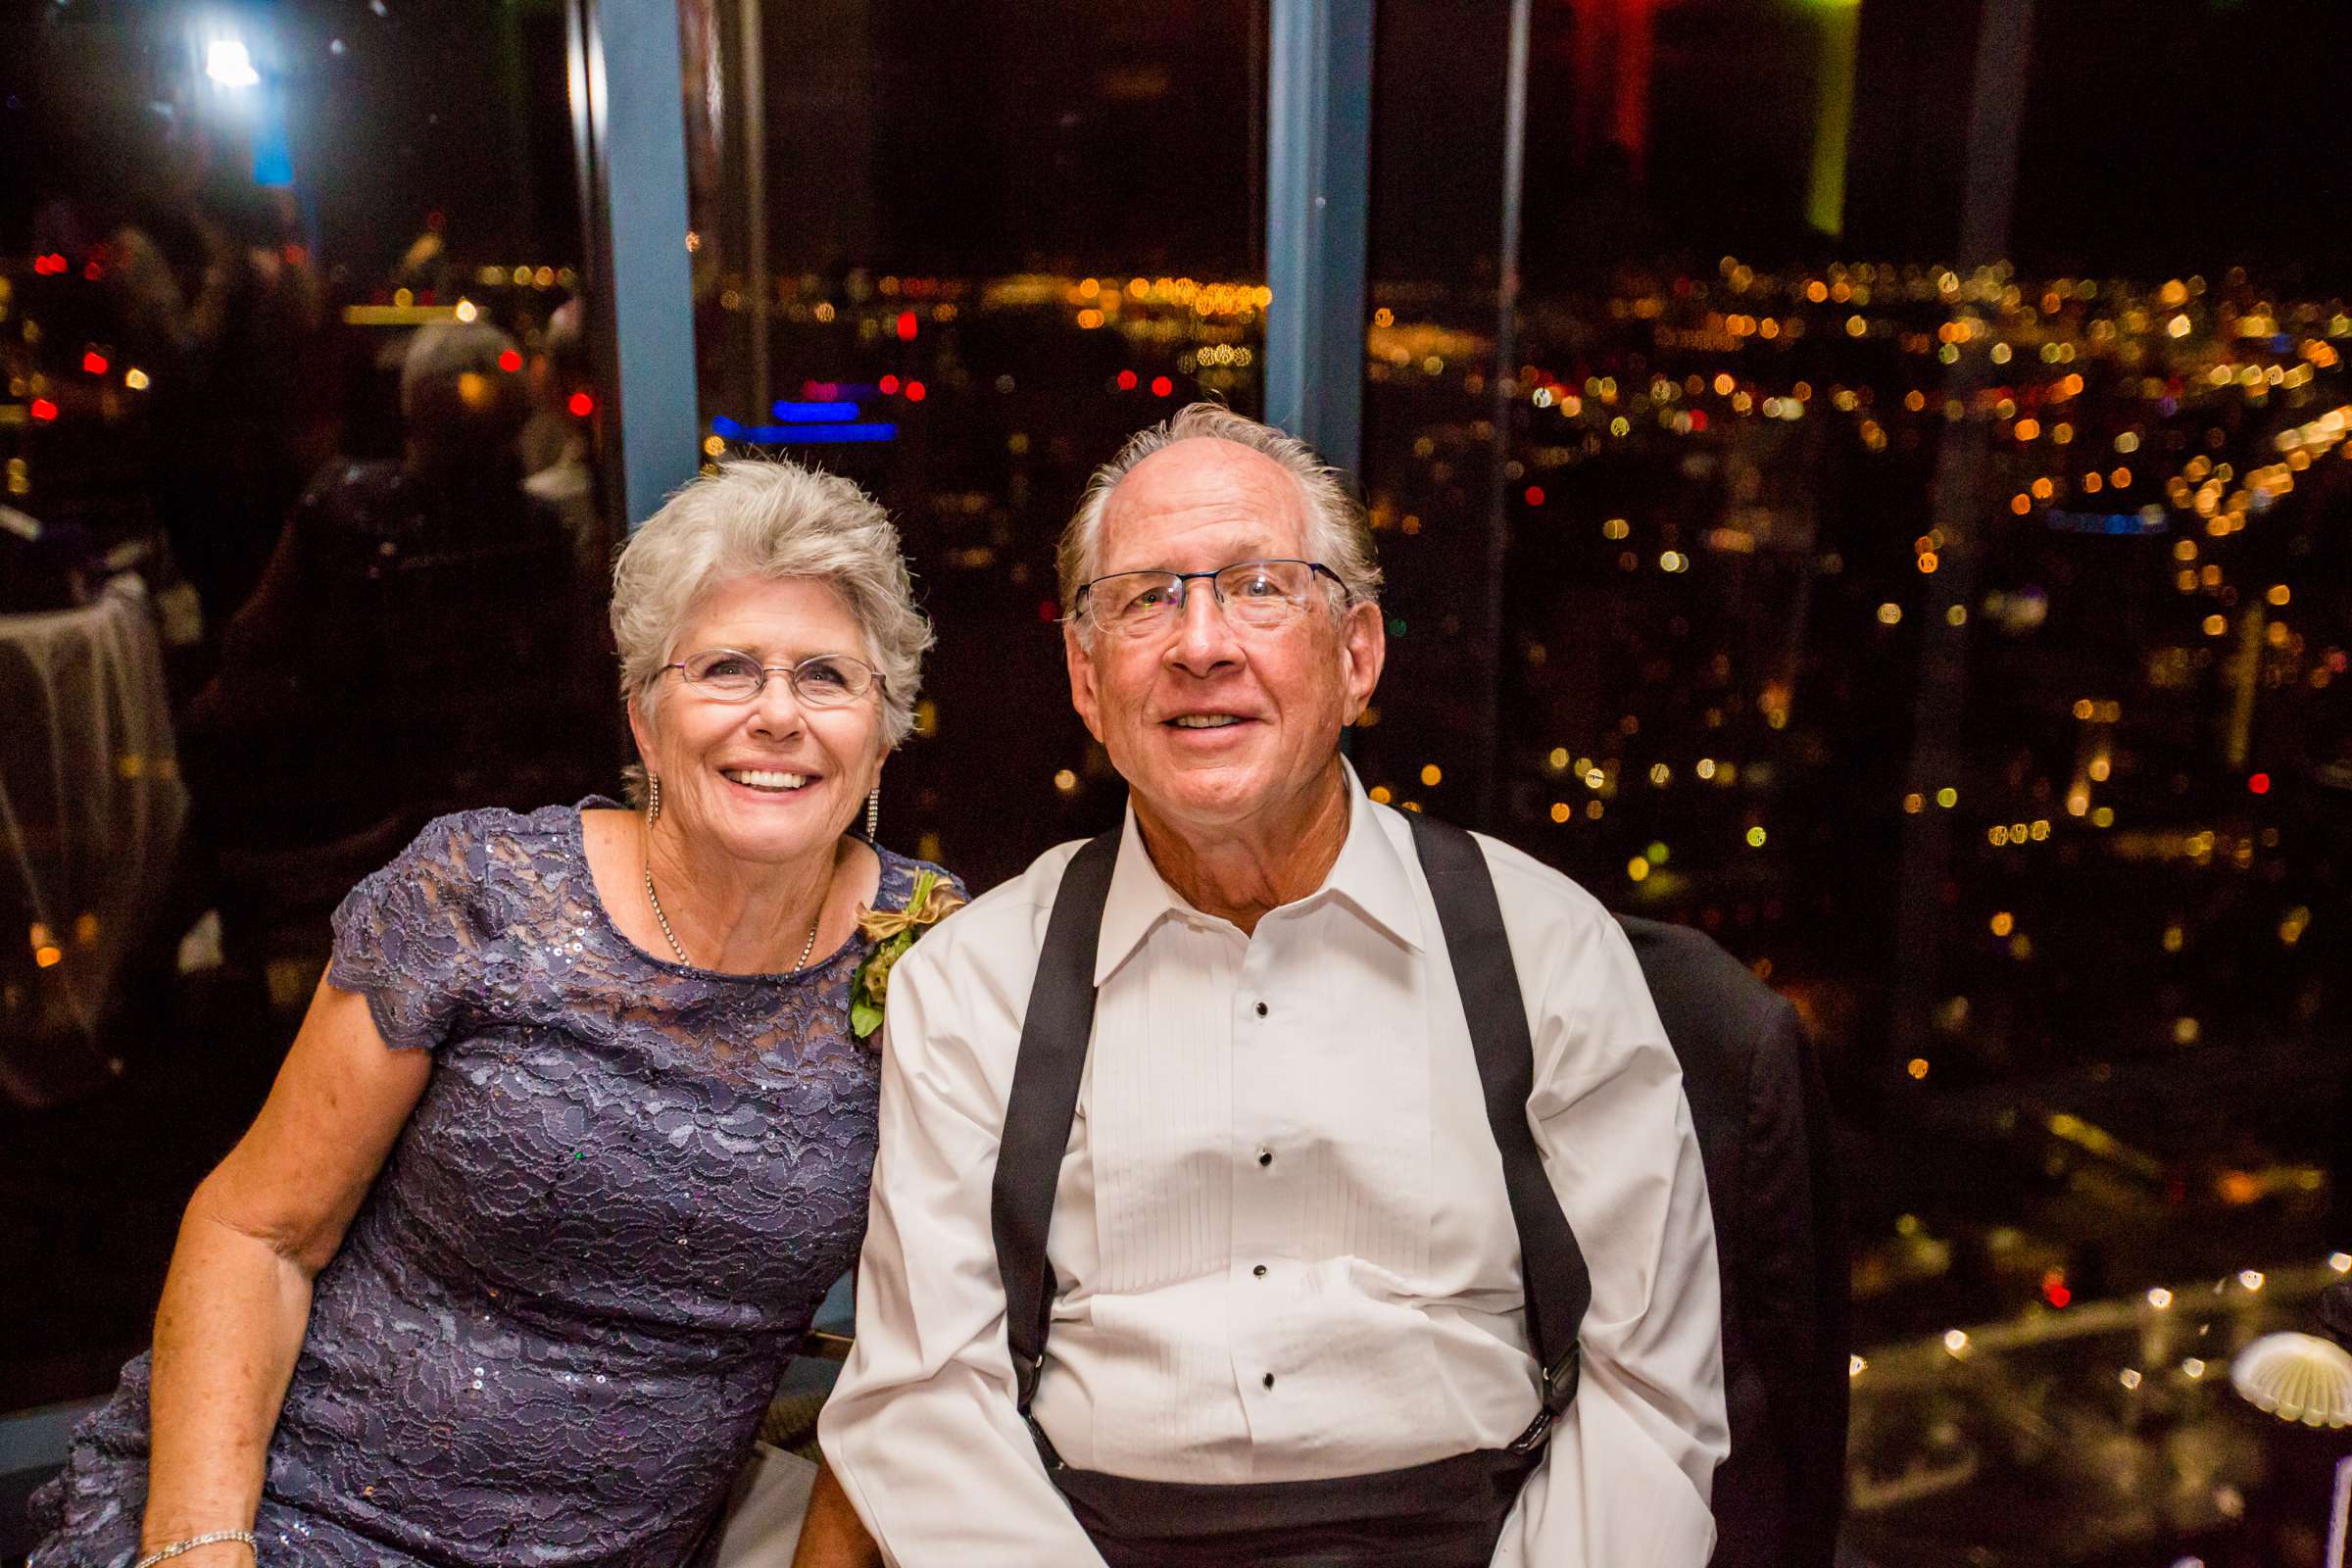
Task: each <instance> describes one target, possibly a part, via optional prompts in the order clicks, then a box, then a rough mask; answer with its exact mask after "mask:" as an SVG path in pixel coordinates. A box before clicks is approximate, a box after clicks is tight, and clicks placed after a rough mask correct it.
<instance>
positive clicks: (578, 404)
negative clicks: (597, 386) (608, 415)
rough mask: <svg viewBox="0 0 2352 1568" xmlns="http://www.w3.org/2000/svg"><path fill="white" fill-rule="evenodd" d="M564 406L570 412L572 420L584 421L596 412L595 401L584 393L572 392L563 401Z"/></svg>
mask: <svg viewBox="0 0 2352 1568" xmlns="http://www.w3.org/2000/svg"><path fill="white" fill-rule="evenodd" d="M564 407H565V408H567V409H569V410H570V411H571V414H572V417H573V418H575V419H585V418H586V417H588V416H590V415H591V414H594V413H595V412H596V399H595V398H593V397H591V396H589V395H588V394H587V393H585V392H574V393H573V394H572V395H571V396H570V397H569V398H566V399H565V400H564Z"/></svg>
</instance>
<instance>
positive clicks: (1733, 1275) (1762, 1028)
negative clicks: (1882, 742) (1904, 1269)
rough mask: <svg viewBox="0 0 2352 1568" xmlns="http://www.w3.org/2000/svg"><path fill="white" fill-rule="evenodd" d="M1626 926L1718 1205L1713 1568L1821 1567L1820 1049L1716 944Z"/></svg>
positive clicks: (1828, 1501) (1828, 1155)
mask: <svg viewBox="0 0 2352 1568" xmlns="http://www.w3.org/2000/svg"><path fill="white" fill-rule="evenodd" d="M1620 923H1621V924H1622V925H1623V926H1624V927H1625V934H1626V936H1627V937H1628V938H1629V939H1631V941H1632V943H1633V947H1634V955H1635V956H1636V957H1638V958H1639V959H1640V960H1641V962H1642V978H1643V979H1644V980H1646V981H1647V982H1648V983H1649V994H1650V997H1651V999H1652V1000H1653V1001H1655V1002H1656V1004H1657V1008H1658V1017H1659V1019H1660V1021H1661V1022H1663V1023H1664V1024H1665V1026H1666V1038H1667V1040H1668V1042H1669V1043H1670V1044H1671V1045H1672V1046H1673V1047H1674V1052H1675V1055H1676V1056H1677V1057H1678V1058H1679V1059H1680V1061H1681V1063H1682V1068H1683V1094H1684V1096H1685V1098H1686V1099H1687V1100H1689V1102H1690V1104H1691V1123H1692V1126H1693V1128H1694V1129H1695V1131H1696V1133H1697V1135H1698V1149H1699V1158H1700V1160H1701V1162H1702V1163H1703V1164H1704V1165H1705V1167H1706V1173H1707V1196H1708V1200H1709V1201H1710V1202H1711V1203H1712V1205H1713V1207H1714V1211H1715V1245H1716V1249H1717V1250H1718V1252H1719V1254H1720V1259H1721V1264H1722V1269H1723V1362H1724V1383H1725V1391H1726V1397H1727V1401H1728V1403H1729V1406H1730V1413H1731V1427H1732V1452H1731V1457H1730V1458H1728V1459H1726V1460H1725V1461H1724V1463H1723V1466H1722V1468H1720V1469H1719V1470H1717V1471H1716V1472H1715V1524H1716V1534H1717V1541H1716V1546H1715V1556H1714V1568H1827V1565H1828V1564H1829V1563H1830V1562H1831V1560H1832V1558H1833V1557H1834V1556H1835V1555H1836V1549H1837V1537H1838V1515H1839V1512H1840V1510H1841V1509H1842V1508H1843V1505H1844V1499H1845V1427H1846V1409H1845V1400H1846V1382H1847V1371H1846V1354H1847V1348H1846V1253H1845V1237H1844V1222H1843V1215H1842V1212H1841V1210H1840V1207H1839V1203H1838V1190H1837V1182H1836V1171H1835V1167H1834V1162H1833V1158H1832V1149H1831V1138H1830V1116H1829V1106H1828V1103H1827V1100H1826V1098H1825V1097H1824V1095H1823V1092H1822V1087H1821V1073H1820V1071H1819V1068H1818V1067H1817V1065H1816V1064H1815V1062H1814V1060H1813V1048H1812V1042H1811V1041H1810V1040H1809V1039H1808V1038H1807V1036H1806V1034H1805V1031H1804V1026H1803V1024H1801V1023H1800V1022H1799V1021H1798V1019H1797V1016H1796V1009H1795V1008H1794V1007H1792V1006H1790V1005H1789V1003H1788V1001H1787V999H1785V998H1783V997H1781V996H1779V995H1778V994H1777V993H1775V992H1774V991H1773V990H1772V989H1771V988H1770V987H1768V986H1766V985H1765V984H1764V983H1763V982H1762V981H1761V980H1758V979H1757V978H1756V977H1755V976H1754V975H1753V974H1750V973H1749V972H1748V971H1747V969H1746V968H1745V967H1743V966H1742V965H1741V964H1740V961H1739V960H1738V959H1737V958H1734V957H1733V956H1731V955H1730V954H1728V953H1726V952H1724V950H1723V949H1722V948H1720V947H1718V946H1717V945H1716V944H1715V943H1714V941H1713V940H1711V939H1710V938H1708V937H1706V936H1704V935H1702V934H1700V933H1699V932H1697V931H1693V930H1691V929H1689V928H1688V927H1684V926H1675V925H1665V924H1662V923H1660V922H1658V921H1655V920H1642V919H1637V918H1633V917H1630V916H1628V917H1621V920H1620Z"/></svg>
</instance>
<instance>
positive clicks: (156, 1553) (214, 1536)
mask: <svg viewBox="0 0 2352 1568" xmlns="http://www.w3.org/2000/svg"><path fill="white" fill-rule="evenodd" d="M223 1541H235V1542H240V1543H242V1544H245V1545H247V1546H250V1547H252V1548H253V1553H254V1556H255V1557H256V1558H257V1559H258V1558H259V1557H260V1556H261V1546H260V1544H259V1543H257V1542H256V1541H255V1540H254V1536H253V1532H252V1531H250V1530H214V1531H209V1532H207V1533H206V1534H204V1535H201V1536H190V1537H189V1538H188V1539H187V1540H185V1541H174V1542H172V1543H171V1544H169V1545H163V1546H158V1547H156V1548H155V1550H153V1551H151V1552H148V1553H147V1554H146V1555H145V1556H143V1557H141V1558H140V1559H139V1560H138V1561H137V1562H134V1563H132V1564H131V1565H130V1568H155V1565H156V1564H157V1563H159V1562H164V1561H166V1560H168V1559H170V1558H172V1557H176V1556H178V1555H179V1554H180V1553H181V1552H183V1551H194V1550H195V1549H196V1548H197V1547H198V1546H210V1545H214V1544H218V1543H220V1542H223Z"/></svg>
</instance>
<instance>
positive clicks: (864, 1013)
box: [850, 871, 964, 1040]
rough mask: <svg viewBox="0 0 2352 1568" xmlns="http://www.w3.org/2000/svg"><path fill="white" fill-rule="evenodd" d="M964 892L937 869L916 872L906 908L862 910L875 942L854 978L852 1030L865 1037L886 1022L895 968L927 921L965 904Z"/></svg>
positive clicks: (861, 925)
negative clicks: (883, 1009)
mask: <svg viewBox="0 0 2352 1568" xmlns="http://www.w3.org/2000/svg"><path fill="white" fill-rule="evenodd" d="M963 903H964V901H963V896H962V895H961V894H959V893H957V892H956V889H955V887H954V885H953V884H951V883H950V882H949V881H948V879H947V878H946V877H944V876H941V875H940V874H939V873H938V872H937V871H922V872H918V873H916V875H915V879H914V891H913V892H912V893H911V894H909V895H908V896H907V907H905V908H903V909H862V908H861V909H859V910H858V930H859V931H860V932H862V933H863V934H864V935H865V937H866V939H867V940H868V941H870V942H872V943H873V944H874V949H873V951H872V952H871V953H868V954H867V955H866V956H865V959H864V961H863V962H861V963H859V964H858V972H857V974H855V975H854V976H852V977H851V979H850V1029H851V1032H852V1033H854V1034H856V1035H857V1037H858V1039H860V1040H863V1039H864V1038H865V1037H866V1036H868V1035H870V1034H872V1033H873V1032H874V1031H875V1030H877V1029H879V1028H881V1027H882V1005H883V1004H884V1003H885V1002H887V1001H889V1000H890V971H891V967H892V966H893V965H894V964H896V963H897V962H898V961H899V956H900V955H901V954H903V953H905V952H906V951H907V949H908V948H911V947H913V946H914V939H915V938H916V937H919V936H921V935H922V934H923V929H924V927H926V926H934V925H937V924H939V922H940V921H942V920H944V919H946V918H947V917H948V916H949V915H951V914H954V913H955V912H956V910H957V909H960V908H962V907H963Z"/></svg>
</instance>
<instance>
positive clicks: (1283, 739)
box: [1065, 437, 1385, 832]
mask: <svg viewBox="0 0 2352 1568" xmlns="http://www.w3.org/2000/svg"><path fill="white" fill-rule="evenodd" d="M1273 559H1288V560H1312V559H1314V554H1313V551H1312V549H1311V547H1310V530H1309V528H1308V525H1307V514H1306V501H1305V496H1304V494H1303V493H1302V492H1301V490H1300V489H1299V484H1298V481H1297V480H1296V479H1294V478H1293V477H1292V476H1291V474H1290V473H1289V472H1288V471H1286V470H1285V469H1284V468H1283V467H1282V466H1280V465H1279V464H1277V463H1275V462H1274V461H1273V460H1272V459H1271V458H1268V457H1265V456H1264V455H1262V454H1260V453H1257V452H1252V451H1250V449H1249V448H1248V447H1244V446H1240V445H1238V444H1236V443H1234V442H1230V441H1221V440H1217V439H1215V438H1213V437H1195V438H1193V439H1190V440H1185V441H1179V442H1177V443H1175V444H1174V445H1172V446H1169V447H1165V448H1163V449H1162V450H1160V451H1158V452H1155V453H1153V454H1152V456H1151V457H1149V458H1146V459H1145V460H1144V461H1143V462H1142V463H1140V464H1138V465H1136V466H1135V467H1134V469H1133V470H1132V471H1130V472H1129V473H1128V474H1127V476H1126V477H1125V478H1124V479H1122V480H1120V481H1119V485H1118V488H1117V489H1116V490H1114V491H1112V492H1111V497H1110V503H1109V505H1108V507H1107V508H1106V509H1105V510H1104V512H1103V524H1102V532H1101V536H1100V538H1099V539H1098V541H1097V548H1096V559H1095V563H1094V572H1095V575H1097V576H1105V575H1108V574H1109V573H1112V572H1119V571H1144V570H1168V571H1213V570H1215V569H1217V568H1219V567H1222V566H1228V565H1232V564H1235V563H1236V562H1243V561H1260V560H1273ZM1383 631H1384V628H1383V627H1382V624H1381V618H1380V613H1379V611H1378V610H1377V609H1376V608H1375V607H1374V606H1371V605H1362V604H1359V605H1351V606H1349V607H1348V609H1347V610H1346V611H1345V612H1344V613H1341V614H1339V615H1336V616H1335V615H1334V614H1333V613H1332V612H1331V610H1330V609H1329V597H1328V593H1327V589H1326V583H1325V580H1324V579H1322V578H1320V577H1318V578H1317V579H1316V581H1315V583H1314V585H1313V588H1312V590H1311V593H1310V596H1309V598H1308V600H1307V602H1306V604H1305V605H1304V606H1303V607H1301V609H1300V611H1299V613H1298V614H1296V615H1294V616H1292V617H1291V618H1290V619H1289V620H1288V621H1286V622H1284V623H1282V624H1280V625H1274V626H1247V625H1236V624H1234V623H1233V622H1232V621H1231V620H1230V619H1229V618H1228V617H1227V615H1226V614H1225V613H1224V612H1223V611H1222V610H1221V609H1220V608H1219V607H1218V605H1217V603H1216V594H1215V592H1214V590H1213V589H1212V588H1211V586H1210V584H1209V583H1208V582H1206V581H1205V580H1201V581H1195V582H1192V583H1189V584H1187V593H1186V600H1185V605H1184V608H1183V610H1182V612H1181V613H1178V615H1177V616H1176V617H1175V618H1174V620H1173V621H1172V622H1170V623H1169V624H1168V625H1166V626H1164V627H1162V628H1159V629H1157V630H1155V631H1153V632H1151V633H1149V634H1147V635H1145V636H1141V637H1129V636H1125V635H1122V634H1121V633H1120V632H1118V631H1115V630H1112V629H1110V628H1108V627H1100V626H1081V625H1079V624H1077V623H1075V622H1074V623H1073V624H1072V625H1071V626H1070V627H1069V628H1068V629H1067V631H1066V633H1065V651H1066V653H1067V656H1068V663H1069V671H1070V697H1071V701H1072V702H1073V703H1074V704H1075V705H1076V706H1077V709H1078V712H1079V715H1080V716H1081V717H1083V718H1084V719H1085V720H1086V726H1087V728H1088V729H1090V730H1092V731H1093V732H1094V735H1095V738H1096V739H1097V740H1099V741H1101V742H1102V743H1103V749H1104V750H1105V751H1107V752H1108V753H1109V754H1110V760H1111V765H1112V766H1114V767H1116V768H1117V769H1118V770H1119V773H1120V775H1121V776H1122V777H1124V778H1125V779H1126V780H1127V783H1128V787H1129V788H1130V789H1132V790H1133V791H1134V792H1135V795H1136V799H1137V805H1138V808H1139V809H1143V810H1146V811H1148V812H1149V814H1151V815H1152V816H1155V817H1157V818H1159V819H1160V820H1162V821H1164V822H1166V823H1167V825H1169V826H1170V827H1172V828H1174V829H1176V830H1177V831H1180V832H1187V831H1203V832H1214V831H1215V830H1217V829H1220V828H1229V827H1232V826H1233V825H1235V824H1238V823H1242V822H1246V821H1248V820H1250V818H1252V817H1255V816H1258V815H1260V814H1261V813H1265V812H1268V811H1269V810H1272V811H1276V812H1279V810H1280V808H1281V805H1282V803H1284V802H1286V801H1290V800H1293V799H1296V798H1298V797H1299V796H1300V795H1301V794H1302V793H1303V792H1304V791H1306V790H1308V789H1309V788H1311V787H1312V785H1313V784H1314V782H1315V781H1316V780H1317V779H1318V778H1319V777H1320V776H1321V775H1322V773H1323V771H1324V770H1325V769H1326V768H1327V767H1329V766H1330V764H1331V760H1332V758H1333V756H1334V755H1335V754H1336V752H1337V750H1338V748H1339V737H1340V730H1341V728H1342V727H1343V726H1344V725H1346V724H1348V722H1350V721H1351V720H1353V719H1354V718H1355V716H1356V715H1357V714H1358V713H1360V712H1361V711H1363V707H1364V704H1365V703H1366V702H1367V701H1368V700H1369V699H1370V698H1371V695H1372V689H1373V687H1374V686H1375V685H1376V684H1377V683H1378V682H1379V679H1380V667H1381V661H1382V657H1383V654H1384V652H1385V643H1384V638H1383Z"/></svg>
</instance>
